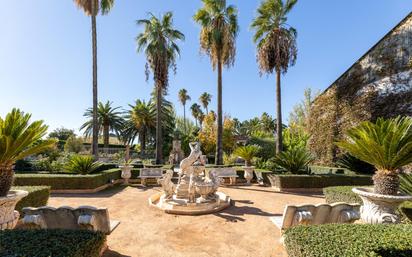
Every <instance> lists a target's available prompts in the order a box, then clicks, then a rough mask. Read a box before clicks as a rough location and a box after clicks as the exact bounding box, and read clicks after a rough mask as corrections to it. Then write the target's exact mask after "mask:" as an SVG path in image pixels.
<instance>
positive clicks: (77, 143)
mask: <svg viewBox="0 0 412 257" xmlns="http://www.w3.org/2000/svg"><path fill="white" fill-rule="evenodd" d="M83 148H84V147H83V140H82V139H81V138H78V137H76V136H75V135H73V136H71V137H69V138H68V139H67V140H66V143H65V144H64V150H65V151H66V152H69V153H80V152H81V151H83Z"/></svg>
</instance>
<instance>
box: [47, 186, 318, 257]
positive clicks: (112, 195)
mask: <svg viewBox="0 0 412 257" xmlns="http://www.w3.org/2000/svg"><path fill="white" fill-rule="evenodd" d="M221 190H222V191H223V192H225V193H227V194H228V195H229V196H230V197H231V198H232V199H233V200H234V201H233V202H234V203H233V206H231V207H229V208H227V209H226V210H223V211H222V212H220V213H217V214H210V215H203V216H176V215H169V214H163V213H162V212H160V211H159V210H155V209H153V208H151V207H149V206H148V200H147V198H148V197H149V195H151V194H153V193H154V192H157V191H159V188H147V189H143V188H138V187H127V188H121V187H119V188H114V189H110V190H106V191H104V192H100V193H97V194H90V195H53V196H52V197H51V198H50V201H49V205H51V206H55V207H58V206H62V205H69V206H72V207H76V206H80V205H93V206H97V207H108V208H109V212H110V217H111V219H116V220H120V221H121V224H120V225H119V227H118V228H117V229H116V230H115V231H114V232H113V233H112V234H111V235H110V236H109V237H108V245H109V250H108V251H106V253H105V255H104V257H111V256H132V257H139V256H144V257H146V256H147V257H152V256H156V257H169V256H170V257H172V256H173V257H180V256H196V257H202V256H225V257H228V256H236V257H246V256H253V257H267V256H286V253H285V251H284V249H283V247H282V245H281V244H280V243H279V236H280V234H279V230H278V229H277V228H276V227H275V225H274V224H273V223H272V222H271V221H270V220H269V217H270V216H274V215H281V214H282V212H283V208H284V206H285V205H286V204H298V203H321V202H324V200H323V198H321V197H316V196H309V195H297V194H283V193H277V192H274V191H273V190H272V189H271V188H267V187H258V186H251V187H230V188H229V187H226V188H222V189H221Z"/></svg>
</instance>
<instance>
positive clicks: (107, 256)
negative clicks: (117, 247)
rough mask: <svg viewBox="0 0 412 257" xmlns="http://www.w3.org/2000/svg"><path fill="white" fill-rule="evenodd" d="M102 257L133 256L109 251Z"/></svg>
mask: <svg viewBox="0 0 412 257" xmlns="http://www.w3.org/2000/svg"><path fill="white" fill-rule="evenodd" d="M102 257H132V256H130V255H124V254H121V253H119V252H116V251H113V250H110V249H107V250H106V251H104V253H103V255H102Z"/></svg>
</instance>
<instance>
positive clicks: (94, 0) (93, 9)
mask: <svg viewBox="0 0 412 257" xmlns="http://www.w3.org/2000/svg"><path fill="white" fill-rule="evenodd" d="M74 2H75V3H76V5H77V6H78V7H79V8H80V9H82V10H83V11H84V13H85V14H86V15H87V16H90V17H91V23H92V53H93V54H92V55H93V108H92V109H93V123H92V125H93V131H92V138H93V140H92V141H93V143H92V153H93V155H94V156H95V158H96V159H97V157H98V155H99V151H98V140H99V125H98V110H97V108H98V107H97V105H98V104H97V102H98V99H97V32H96V31H97V29H96V16H97V15H98V14H99V13H101V14H102V15H106V14H108V13H109V12H110V10H111V9H112V7H113V5H114V0H74Z"/></svg>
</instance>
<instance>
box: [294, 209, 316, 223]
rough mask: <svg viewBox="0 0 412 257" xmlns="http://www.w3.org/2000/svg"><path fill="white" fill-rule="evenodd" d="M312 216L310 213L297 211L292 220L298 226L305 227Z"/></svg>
mask: <svg viewBox="0 0 412 257" xmlns="http://www.w3.org/2000/svg"><path fill="white" fill-rule="evenodd" d="M312 218H313V216H312V213H311V212H310V211H297V212H296V213H295V217H294V218H293V223H295V224H299V225H307V224H309V223H310V221H311V220H312Z"/></svg>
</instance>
